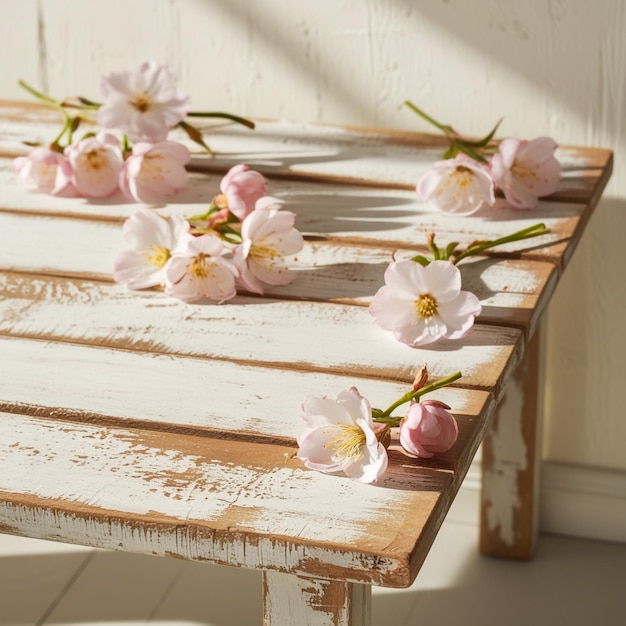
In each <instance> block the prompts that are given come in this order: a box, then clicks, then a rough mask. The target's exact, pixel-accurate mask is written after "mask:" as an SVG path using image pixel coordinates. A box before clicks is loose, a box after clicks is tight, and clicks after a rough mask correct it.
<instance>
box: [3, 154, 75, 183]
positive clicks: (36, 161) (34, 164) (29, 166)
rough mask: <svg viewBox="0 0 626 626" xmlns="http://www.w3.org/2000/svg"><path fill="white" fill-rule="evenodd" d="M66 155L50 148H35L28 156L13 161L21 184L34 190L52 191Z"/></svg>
mask: <svg viewBox="0 0 626 626" xmlns="http://www.w3.org/2000/svg"><path fill="white" fill-rule="evenodd" d="M64 158H65V157H64V156H63V155H62V154H60V153H59V152H55V151H54V150H50V148H35V149H34V150H33V151H32V152H31V153H30V154H29V155H28V156H22V157H17V159H15V161H13V164H14V167H15V171H16V172H17V177H18V180H19V182H20V184H21V185H23V186H24V187H26V188H27V189H32V190H33V191H42V192H44V193H52V191H53V190H54V188H55V181H56V176H57V170H58V167H59V164H60V163H61V161H63V159H64Z"/></svg>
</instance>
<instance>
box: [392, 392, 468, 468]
mask: <svg viewBox="0 0 626 626" xmlns="http://www.w3.org/2000/svg"><path fill="white" fill-rule="evenodd" d="M449 408H450V407H449V406H448V405H446V404H444V403H443V402H439V401H437V400H423V401H422V402H418V403H415V404H412V405H411V406H410V407H409V410H408V412H407V414H406V417H405V418H404V419H403V420H402V422H401V424H400V444H401V445H402V447H403V448H404V449H405V450H406V451H407V452H409V453H410V454H414V455H415V456H418V457H422V458H425V459H428V458H430V457H431V456H433V454H435V453H436V452H445V451H446V450H449V449H450V448H451V447H452V446H453V445H454V442H455V441H456V439H457V437H458V434H459V427H458V425H457V423H456V420H455V419H454V417H453V416H452V415H451V414H450V413H448V411H447V410H446V409H449Z"/></svg>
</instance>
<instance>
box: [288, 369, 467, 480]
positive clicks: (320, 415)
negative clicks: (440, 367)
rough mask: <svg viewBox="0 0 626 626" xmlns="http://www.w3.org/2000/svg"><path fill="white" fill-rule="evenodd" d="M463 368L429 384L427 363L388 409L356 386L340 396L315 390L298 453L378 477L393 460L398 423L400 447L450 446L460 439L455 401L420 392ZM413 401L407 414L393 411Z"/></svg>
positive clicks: (323, 467) (361, 476) (422, 453)
mask: <svg viewBox="0 0 626 626" xmlns="http://www.w3.org/2000/svg"><path fill="white" fill-rule="evenodd" d="M460 376H461V374H460V372H457V373H456V374H453V375H452V376H448V377H447V378H444V379H441V380H439V381H437V382H435V383H432V384H430V385H427V384H426V383H427V382H428V372H427V369H426V367H425V366H424V367H422V368H421V369H420V371H419V372H418V374H417V376H416V377H415V381H414V383H413V387H412V389H411V390H410V391H408V392H407V393H406V394H404V395H403V396H402V397H401V398H399V399H398V400H397V401H396V402H394V403H393V404H392V405H391V406H390V407H389V408H387V409H386V410H384V411H383V410H381V409H376V408H372V406H371V405H370V403H369V401H368V399H367V398H365V397H363V396H362V395H361V394H360V393H359V391H358V389H356V387H351V388H350V389H347V390H345V391H342V392H341V393H340V394H339V395H338V396H337V398H336V399H335V400H333V399H332V398H328V397H326V396H320V395H314V394H311V395H309V396H307V398H306V399H305V400H304V403H303V405H302V410H303V416H302V417H303V420H304V423H305V429H304V431H303V432H302V433H301V434H300V436H299V437H298V446H299V449H298V455H297V456H298V458H300V459H301V460H302V461H303V462H304V465H305V466H306V467H308V468H309V469H313V470H317V471H320V472H324V473H329V474H334V473H341V472H343V473H344V474H345V475H346V476H348V477H350V478H352V479H354V480H357V481H359V482H363V483H371V482H374V481H376V480H377V479H378V478H380V476H382V475H383V474H384V472H385V471H386V469H387V465H388V456H387V449H388V448H389V447H390V445H391V443H392V435H391V429H392V428H395V429H399V433H398V438H399V444H400V448H401V449H402V450H403V451H404V452H405V453H406V454H408V455H411V456H413V457H418V458H430V457H432V456H433V455H434V454H437V453H442V452H446V451H447V450H449V449H450V448H451V447H452V446H453V445H454V443H455V442H456V440H457V437H458V433H459V428H458V424H457V422H456V419H455V418H454V416H453V415H452V414H451V413H449V409H450V407H449V406H448V405H446V404H444V403H443V402H439V401H438V400H420V398H421V396H423V395H424V394H426V393H429V392H432V391H434V390H436V389H440V388H441V387H443V386H445V385H448V384H450V383H451V382H454V381H455V380H457V379H458V378H460ZM407 402H408V403H409V408H408V410H407V412H406V414H405V415H403V416H401V417H393V416H392V415H391V414H392V412H393V411H394V410H395V409H396V408H398V407H399V406H401V405H403V404H405V403H407Z"/></svg>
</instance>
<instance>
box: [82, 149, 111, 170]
mask: <svg viewBox="0 0 626 626" xmlns="http://www.w3.org/2000/svg"><path fill="white" fill-rule="evenodd" d="M103 152H104V150H102V149H100V148H94V149H93V150H90V151H89V152H85V154H84V155H82V159H84V160H85V161H87V167H88V168H90V169H92V170H99V169H101V168H102V167H104V166H106V163H107V161H106V159H105V158H104V155H103Z"/></svg>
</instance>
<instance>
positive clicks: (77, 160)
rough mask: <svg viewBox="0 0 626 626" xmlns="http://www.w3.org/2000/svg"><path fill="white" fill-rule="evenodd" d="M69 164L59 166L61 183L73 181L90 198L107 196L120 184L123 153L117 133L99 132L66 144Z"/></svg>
mask: <svg viewBox="0 0 626 626" xmlns="http://www.w3.org/2000/svg"><path fill="white" fill-rule="evenodd" d="M65 154H66V155H67V160H68V162H69V166H67V167H66V168H65V169H63V170H60V171H59V174H60V178H63V179H64V182H63V183H61V182H60V179H59V178H58V179H57V186H58V185H61V184H69V183H70V182H71V184H73V185H74V187H76V189H77V190H78V191H79V193H80V194H81V195H83V196H85V197H87V198H104V197H106V196H110V195H111V194H112V193H113V192H114V191H116V190H117V188H118V180H119V176H120V172H121V171H122V167H123V165H124V157H123V155H122V148H121V146H120V142H119V140H118V139H117V137H115V135H113V134H111V133H108V132H100V133H98V134H97V135H96V136H95V137H87V138H86V139H82V140H81V141H79V142H78V143H75V144H72V145H70V146H68V147H67V148H65Z"/></svg>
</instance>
